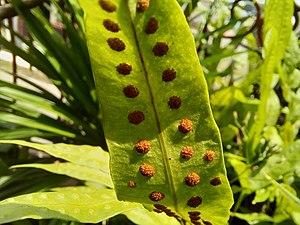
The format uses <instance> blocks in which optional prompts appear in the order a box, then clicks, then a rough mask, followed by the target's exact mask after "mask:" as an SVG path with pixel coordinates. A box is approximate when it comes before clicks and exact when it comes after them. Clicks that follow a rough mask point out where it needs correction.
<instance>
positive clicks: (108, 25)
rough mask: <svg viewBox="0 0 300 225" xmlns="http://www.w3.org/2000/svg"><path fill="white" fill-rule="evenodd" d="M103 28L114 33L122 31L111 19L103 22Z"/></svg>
mask: <svg viewBox="0 0 300 225" xmlns="http://www.w3.org/2000/svg"><path fill="white" fill-rule="evenodd" d="M103 26H104V27H105V28H106V29H107V30H109V31H111V32H114V33H116V32H118V31H120V27H119V25H118V24H117V23H115V22H114V21H112V20H110V19H105V20H103Z"/></svg>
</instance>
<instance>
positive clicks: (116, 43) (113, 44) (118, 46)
mask: <svg viewBox="0 0 300 225" xmlns="http://www.w3.org/2000/svg"><path fill="white" fill-rule="evenodd" d="M107 43H108V45H109V47H110V48H111V49H112V50H115V51H117V52H121V51H123V50H124V49H125V47H126V46H125V44H124V42H123V41H122V40H121V39H120V38H108V39H107Z"/></svg>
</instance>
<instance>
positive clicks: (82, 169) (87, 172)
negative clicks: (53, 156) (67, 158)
mask: <svg viewBox="0 0 300 225" xmlns="http://www.w3.org/2000/svg"><path fill="white" fill-rule="evenodd" d="M27 167H32V168H38V169H43V170H47V171H49V172H51V173H56V174H61V175H66V176H69V177H74V178H76V179H79V180H84V181H93V182H98V183H101V184H104V185H106V186H107V187H110V188H112V187H113V184H112V181H111V178H110V175H109V173H104V172H102V171H101V170H98V169H93V168H90V167H86V166H80V165H76V164H74V163H68V162H66V163H55V164H40V163H29V164H23V165H15V166H12V167H11V168H12V169H15V168H27Z"/></svg>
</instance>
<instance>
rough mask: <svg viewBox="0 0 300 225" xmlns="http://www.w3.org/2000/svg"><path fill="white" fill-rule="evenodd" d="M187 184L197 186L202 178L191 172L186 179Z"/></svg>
mask: <svg viewBox="0 0 300 225" xmlns="http://www.w3.org/2000/svg"><path fill="white" fill-rule="evenodd" d="M185 183H186V184H187V185H188V186H195V185H197V184H199V183H200V176H199V175H198V174H197V173H195V172H191V173H189V174H188V175H187V176H186V177H185Z"/></svg>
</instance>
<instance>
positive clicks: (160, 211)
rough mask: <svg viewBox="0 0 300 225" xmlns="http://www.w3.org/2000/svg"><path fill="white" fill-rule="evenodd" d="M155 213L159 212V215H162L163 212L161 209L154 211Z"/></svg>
mask: <svg viewBox="0 0 300 225" xmlns="http://www.w3.org/2000/svg"><path fill="white" fill-rule="evenodd" d="M153 211H154V212H157V213H162V212H163V211H162V210H161V209H153Z"/></svg>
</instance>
